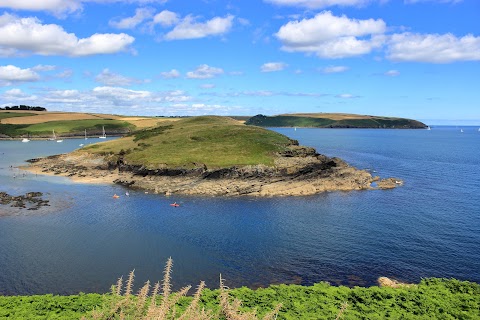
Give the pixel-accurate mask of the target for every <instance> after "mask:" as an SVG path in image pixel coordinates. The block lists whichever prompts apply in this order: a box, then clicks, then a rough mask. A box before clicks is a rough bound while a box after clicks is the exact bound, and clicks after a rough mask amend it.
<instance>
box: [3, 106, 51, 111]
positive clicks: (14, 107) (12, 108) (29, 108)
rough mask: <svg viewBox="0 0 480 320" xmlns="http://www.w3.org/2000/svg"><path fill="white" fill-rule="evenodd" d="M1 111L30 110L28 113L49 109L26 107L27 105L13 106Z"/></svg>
mask: <svg viewBox="0 0 480 320" xmlns="http://www.w3.org/2000/svg"><path fill="white" fill-rule="evenodd" d="M0 110H28V111H47V109H45V108H43V107H38V106H35V107H32V106H26V105H23V104H21V105H19V106H11V107H5V108H0Z"/></svg>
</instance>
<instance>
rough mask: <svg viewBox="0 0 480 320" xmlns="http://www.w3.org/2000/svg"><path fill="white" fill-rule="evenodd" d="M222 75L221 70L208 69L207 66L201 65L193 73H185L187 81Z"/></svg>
mask: <svg viewBox="0 0 480 320" xmlns="http://www.w3.org/2000/svg"><path fill="white" fill-rule="evenodd" d="M221 74H223V69H221V68H215V67H210V66H209V65H207V64H202V65H200V66H198V67H197V69H195V71H189V72H187V78H189V79H210V78H213V77H216V76H219V75H221Z"/></svg>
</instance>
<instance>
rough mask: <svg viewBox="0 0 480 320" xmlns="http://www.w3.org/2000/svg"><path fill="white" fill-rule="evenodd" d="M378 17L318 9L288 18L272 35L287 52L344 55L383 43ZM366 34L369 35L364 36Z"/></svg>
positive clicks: (382, 24)
mask: <svg viewBox="0 0 480 320" xmlns="http://www.w3.org/2000/svg"><path fill="white" fill-rule="evenodd" d="M385 31H386V24H385V22H384V21H383V20H381V19H377V20H375V19H368V20H358V19H349V18H348V17H346V16H345V15H342V16H340V17H337V16H334V15H333V14H332V13H331V12H330V11H324V12H321V13H319V14H317V15H315V17H313V18H311V19H303V20H301V21H298V20H296V21H290V22H288V23H287V24H285V25H283V26H282V27H280V29H279V31H278V32H277V33H276V34H275V36H276V37H277V38H278V39H279V40H280V41H281V42H282V44H283V46H282V49H283V50H285V51H288V52H305V53H313V54H316V55H317V56H318V57H321V58H345V57H352V56H357V55H362V54H367V53H370V52H371V51H372V50H373V49H374V48H378V47H381V46H382V45H383V43H384V36H383V33H384V32H385ZM365 37H370V38H365Z"/></svg>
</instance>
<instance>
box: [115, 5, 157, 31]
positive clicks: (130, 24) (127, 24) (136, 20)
mask: <svg viewBox="0 0 480 320" xmlns="http://www.w3.org/2000/svg"><path fill="white" fill-rule="evenodd" d="M153 13H154V9H153V8H138V9H137V10H135V15H134V16H133V17H129V18H124V19H120V20H118V21H116V20H110V22H109V24H110V26H112V27H114V28H117V29H133V28H135V27H136V26H137V25H139V24H140V23H142V22H143V21H145V20H147V19H150V18H151V17H152V16H153Z"/></svg>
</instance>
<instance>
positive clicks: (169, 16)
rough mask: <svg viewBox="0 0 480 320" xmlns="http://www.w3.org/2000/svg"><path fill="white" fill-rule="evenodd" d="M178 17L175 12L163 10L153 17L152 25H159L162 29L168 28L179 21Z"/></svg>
mask: <svg viewBox="0 0 480 320" xmlns="http://www.w3.org/2000/svg"><path fill="white" fill-rule="evenodd" d="M179 20H180V19H179V17H178V15H177V14H176V13H175V12H172V11H168V10H163V11H162V12H160V13H158V14H156V15H155V17H153V23H154V24H160V25H162V26H164V27H170V26H173V25H175V24H176V23H177V22H178V21H179Z"/></svg>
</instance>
